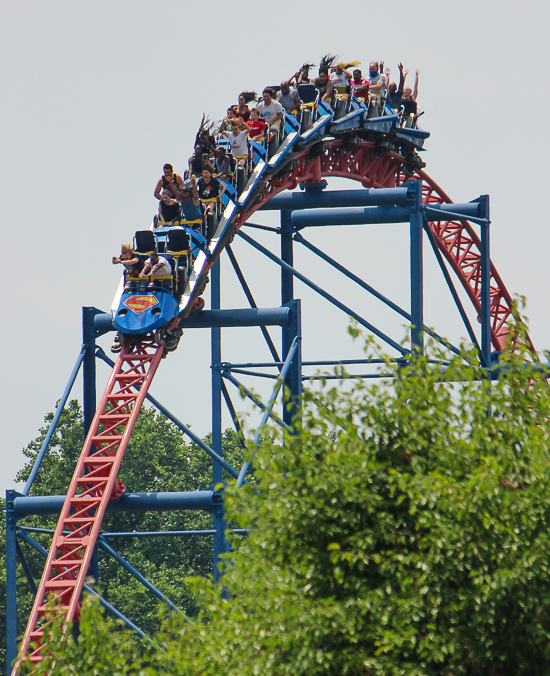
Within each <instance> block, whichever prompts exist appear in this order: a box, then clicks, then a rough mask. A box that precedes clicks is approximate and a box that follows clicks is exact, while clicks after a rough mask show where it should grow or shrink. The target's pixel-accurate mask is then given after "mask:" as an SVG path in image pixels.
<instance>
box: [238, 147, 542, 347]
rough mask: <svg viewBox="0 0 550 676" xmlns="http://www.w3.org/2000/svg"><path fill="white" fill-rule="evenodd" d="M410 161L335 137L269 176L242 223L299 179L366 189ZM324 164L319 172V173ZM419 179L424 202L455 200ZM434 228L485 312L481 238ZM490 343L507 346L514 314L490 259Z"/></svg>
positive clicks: (458, 229)
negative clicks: (344, 182)
mask: <svg viewBox="0 0 550 676" xmlns="http://www.w3.org/2000/svg"><path fill="white" fill-rule="evenodd" d="M405 162H406V160H405V158H404V157H402V156H401V155H398V154H397V153H394V152H386V153H384V154H381V153H380V151H379V150H378V149H377V148H376V146H375V145H374V144H373V143H360V144H359V145H356V146H349V145H346V143H345V142H344V141H343V140H340V139H335V140H332V141H327V142H326V143H325V144H324V149H323V152H322V154H321V155H320V156H319V155H317V156H316V157H314V156H312V155H311V154H310V151H309V150H304V151H303V152H302V154H301V155H299V156H298V157H297V158H296V159H295V160H294V162H292V163H291V164H290V165H289V166H288V168H287V169H286V170H285V169H283V170H282V171H281V172H279V173H278V174H276V175H274V176H272V177H270V178H268V179H267V181H266V184H265V186H264V189H263V194H262V197H261V199H259V200H258V201H257V202H256V203H255V204H254V206H253V207H252V208H251V209H250V210H249V211H247V212H246V213H242V214H240V215H239V217H238V220H237V227H240V226H241V225H243V224H244V223H245V222H246V221H247V220H248V219H249V218H250V216H251V215H252V214H253V213H254V212H255V211H257V210H258V209H259V208H260V207H261V206H262V205H263V204H265V203H266V202H267V201H269V200H270V199H271V198H272V197H274V196H275V195H277V194H278V193H280V192H281V191H283V190H293V189H294V188H296V187H297V186H298V184H299V183H314V182H317V181H319V180H320V178H321V177H330V176H337V177H339V178H349V179H351V180H354V181H359V182H361V183H362V184H363V185H364V186H365V187H366V188H393V187H395V186H397V185H400V184H401V183H403V182H404V181H406V180H409V179H408V178H406V177H405V176H404V174H403V166H404V164H405ZM319 169H320V172H319ZM414 178H420V179H421V180H422V195H423V202H424V204H443V203H450V202H452V200H451V199H450V198H449V196H448V195H447V194H446V193H445V192H444V191H443V190H442V189H441V188H440V187H439V186H438V185H437V183H436V182H435V181H433V180H432V179H431V178H430V177H429V176H428V175H427V174H426V173H425V172H424V171H417V172H416V175H415V176H414ZM430 228H431V229H432V232H433V234H434V236H435V240H436V242H437V245H438V247H439V249H440V250H441V253H442V254H443V255H444V256H445V258H446V259H447V261H448V262H449V264H450V266H451V267H452V268H453V270H454V272H455V273H456V275H457V277H458V279H459V280H460V282H461V284H462V286H463V287H464V289H465V290H466V293H467V294H468V296H469V297H470V300H471V301H472V304H473V305H474V307H475V309H476V311H477V313H478V316H479V315H480V314H481V295H480V294H481V251H480V246H481V242H480V240H479V237H478V235H477V233H476V232H475V230H474V228H473V227H472V226H471V225H470V223H468V222H467V221H441V222H438V223H437V222H433V223H430ZM490 286H491V342H492V344H493V348H494V349H495V350H498V351H500V350H504V349H505V347H506V343H507V340H508V333H509V326H510V323H512V324H513V323H514V322H515V320H514V318H513V315H512V298H511V296H510V294H509V293H508V290H507V289H506V287H505V286H504V283H503V282H502V279H501V277H500V275H499V274H498V272H497V270H496V268H495V266H494V265H493V263H491V274H490ZM526 341H527V345H526V347H528V348H529V350H531V352H532V354H533V356H534V357H535V355H536V353H535V348H534V346H533V344H532V342H531V339H530V338H529V336H526Z"/></svg>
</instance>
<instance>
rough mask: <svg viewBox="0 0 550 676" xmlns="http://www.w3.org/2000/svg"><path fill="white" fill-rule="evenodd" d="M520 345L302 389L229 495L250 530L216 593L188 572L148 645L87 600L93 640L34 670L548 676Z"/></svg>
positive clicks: (531, 425) (538, 466)
mask: <svg viewBox="0 0 550 676" xmlns="http://www.w3.org/2000/svg"><path fill="white" fill-rule="evenodd" d="M431 356H433V354H432V355H431ZM435 356H436V357H440V356H442V355H437V354H436V355H435ZM524 357H525V355H522V354H519V355H507V356H506V355H505V356H503V357H502V359H501V364H500V378H499V380H498V381H493V382H492V383H489V382H488V381H486V380H483V379H482V374H481V373H480V372H479V370H478V368H477V367H476V365H475V361H476V360H475V356H473V355H472V354H469V353H467V352H466V351H464V352H463V353H462V354H461V355H460V357H453V358H452V359H451V360H450V362H449V364H448V366H447V367H446V368H445V369H441V368H433V367H432V366H430V364H429V362H428V360H427V359H420V360H418V361H417V362H416V363H415V364H414V365H409V366H407V367H404V368H403V367H396V368H395V369H394V374H393V375H394V378H393V379H392V380H391V381H390V380H388V381H385V382H384V381H383V382H380V383H379V384H378V385H375V386H368V387H366V386H365V385H363V384H362V383H358V382H357V383H353V386H352V387H351V388H349V389H348V390H347V391H345V388H342V387H340V386H336V387H331V388H329V387H325V389H324V391H323V393H322V394H321V396H320V397H319V396H318V395H316V398H315V402H314V401H313V398H312V397H311V396H310V395H308V394H307V393H306V395H305V412H304V418H303V425H302V428H301V430H300V432H299V435H298V436H297V437H292V438H291V437H287V438H286V439H285V440H284V442H285V449H284V453H281V450H280V443H281V440H280V438H279V436H278V434H277V432H276V430H270V432H269V434H268V435H267V436H266V437H265V438H264V441H263V444H262V447H261V449H260V450H259V454H258V456H257V459H256V473H255V477H256V479H257V482H255V485H254V486H250V485H248V486H245V487H244V488H243V489H241V490H236V489H235V488H228V489H227V490H226V491H225V498H226V507H227V510H228V514H229V518H230V519H232V523H233V524H234V525H238V526H240V527H245V528H248V529H250V530H249V535H248V537H247V538H245V539H241V538H238V537H236V536H235V537H234V551H233V552H231V553H230V554H228V555H227V557H226V562H225V563H226V573H225V577H224V585H223V588H222V587H221V586H218V587H216V586H215V585H214V584H213V583H208V582H205V581H204V580H203V581H196V582H195V583H194V588H195V590H196V591H197V593H199V594H200V596H201V608H202V609H201V612H200V615H199V617H198V618H197V619H195V620H187V621H182V620H181V619H180V618H178V617H170V618H168V619H167V620H166V621H165V624H164V626H163V630H162V632H161V633H160V634H159V635H158V637H157V639H156V646H155V648H156V649H154V650H153V649H149V648H147V646H144V645H143V644H141V643H140V642H137V641H132V639H131V637H130V635H129V634H127V633H125V632H122V633H120V632H114V633H113V632H111V633H109V631H108V627H107V625H105V623H104V621H103V620H101V619H100V618H99V617H98V616H97V613H96V611H95V610H94V607H93V606H92V607H91V608H90V609H89V610H88V611H87V612H86V613H85V614H87V613H89V615H87V616H88V617H89V618H90V619H89V621H88V620H86V621H87V622H88V628H87V631H88V634H87V636H86V637H85V639H84V641H85V642H84V643H83V644H82V645H83V646H86V647H85V648H82V649H80V650H75V648H74V646H71V645H70V642H67V643H66V644H65V645H64V646H61V645H59V644H57V646H56V650H55V656H54V659H55V661H56V664H57V666H56V667H55V669H53V670H51V671H48V669H51V664H49V665H48V664H45V665H43V669H44V671H43V673H46V672H47V673H52V674H57V673H59V674H70V673H75V674H76V673H78V674H92V673H94V674H107V673H108V674H129V673H133V674H137V673H139V674H156V673H162V674H165V675H174V676H175V675H176V674H177V675H178V676H181V675H186V674H189V675H191V674H197V673H201V674H217V675H219V674H222V675H223V674H227V675H232V676H233V675H235V676H236V675H237V674H239V676H246V675H249V674H250V675H252V674H270V675H279V674H280V675H283V674H284V675H290V674H292V675H293V676H296V675H299V674H308V676H311V675H312V674H327V675H328V674H334V675H338V676H341V675H343V674H354V675H355V674H365V675H368V676H370V675H376V676H390V675H391V676H395V675H401V674H402V675H405V674H407V676H410V675H417V676H432V675H433V676H435V675H438V676H441V675H445V676H455V675H456V676H458V675H461V674H464V675H466V674H469V675H471V674H483V676H512V675H514V676H517V675H520V676H523V675H528V674H529V675H531V674H533V675H534V674H545V673H549V672H550V641H549V638H550V577H549V570H548V567H549V564H548V561H549V560H550V536H549V535H548V528H547V524H548V522H549V519H550V499H549V497H548V496H549V495H550V473H549V471H548V466H549V460H550V457H549V451H548V441H549V439H548V426H547V417H548V410H549V409H550V390H549V388H548V384H547V382H546V380H545V379H544V378H543V377H541V375H540V373H538V372H537V371H536V369H531V368H528V367H526V366H525V365H524V363H523V362H524ZM386 368H387V369H389V368H391V365H390V364H388V365H387V366H386ZM342 375H344V374H342ZM331 382H334V381H331ZM348 384H349V382H348ZM57 631H59V630H57ZM96 633H97V635H98V636H99V635H100V636H101V640H99V641H98V642H97V644H96V643H94V635H95V634H96ZM144 650H145V651H146V653H147V654H146V655H145V656H144V654H143V651H144ZM111 651H113V652H116V654H117V655H119V656H120V659H119V661H118V662H117V664H111V663H110V662H106V661H105V659H104V656H105V655H109V654H110V653H111ZM90 665H93V669H94V670H92V669H91V668H90Z"/></svg>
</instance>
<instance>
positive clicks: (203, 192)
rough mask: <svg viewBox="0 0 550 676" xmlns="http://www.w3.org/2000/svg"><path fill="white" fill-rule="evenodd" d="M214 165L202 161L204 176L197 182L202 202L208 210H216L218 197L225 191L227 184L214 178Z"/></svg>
mask: <svg viewBox="0 0 550 676" xmlns="http://www.w3.org/2000/svg"><path fill="white" fill-rule="evenodd" d="M213 173H214V167H213V166H212V165H211V164H210V162H203V163H202V176H201V178H199V180H198V182H197V190H198V191H199V197H200V199H201V202H202V203H203V204H205V205H206V208H207V209H208V211H211V212H214V211H215V209H216V204H217V202H218V199H219V198H220V197H221V196H222V195H223V193H224V192H225V186H224V185H223V184H222V183H220V182H219V181H218V179H217V178H214V177H213V176H212V174H213Z"/></svg>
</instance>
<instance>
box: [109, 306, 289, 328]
mask: <svg viewBox="0 0 550 676" xmlns="http://www.w3.org/2000/svg"><path fill="white" fill-rule="evenodd" d="M290 321H291V318H290V310H289V309H288V308H286V307H275V308H251V309H249V308H243V309H238V310H203V311H202V312H200V313H199V314H198V315H195V316H193V315H191V316H189V317H186V318H185V319H181V320H180V322H179V324H178V326H179V327H180V328H182V329H211V328H213V327H215V326H218V327H220V328H223V327H232V326H235V327H238V326H284V325H285V324H288V323H290ZM96 323H99V325H100V326H102V327H104V326H106V325H109V326H110V328H109V331H113V330H114V327H113V323H112V319H111V315H110V314H107V313H102V314H100V315H97V317H96Z"/></svg>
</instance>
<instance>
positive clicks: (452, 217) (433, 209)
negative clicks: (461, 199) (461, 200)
mask: <svg viewBox="0 0 550 676" xmlns="http://www.w3.org/2000/svg"><path fill="white" fill-rule="evenodd" d="M422 209H423V211H424V212H425V213H426V218H427V220H428V221H460V220H464V219H466V220H468V221H472V222H473V223H478V224H480V225H481V224H483V223H486V220H485V219H483V218H478V217H477V212H478V208H477V204H476V203H473V202H469V203H468V204H434V205H433V206H429V207H428V206H423V207H422ZM472 212H473V213H472ZM470 213H472V215H470Z"/></svg>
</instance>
